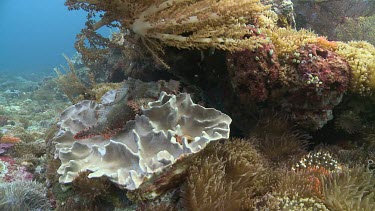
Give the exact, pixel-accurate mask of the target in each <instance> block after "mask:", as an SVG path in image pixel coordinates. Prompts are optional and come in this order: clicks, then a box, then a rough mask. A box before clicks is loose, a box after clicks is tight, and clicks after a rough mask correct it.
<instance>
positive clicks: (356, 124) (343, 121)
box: [335, 111, 361, 134]
mask: <svg viewBox="0 0 375 211" xmlns="http://www.w3.org/2000/svg"><path fill="white" fill-rule="evenodd" d="M335 127H336V129H339V130H343V131H344V132H346V133H348V134H354V133H356V132H359V130H360V129H361V119H360V117H359V116H358V114H357V113H355V112H352V111H346V112H343V113H342V114H340V115H339V116H338V117H337V118H336V120H335Z"/></svg>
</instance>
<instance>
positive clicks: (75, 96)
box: [54, 55, 93, 103]
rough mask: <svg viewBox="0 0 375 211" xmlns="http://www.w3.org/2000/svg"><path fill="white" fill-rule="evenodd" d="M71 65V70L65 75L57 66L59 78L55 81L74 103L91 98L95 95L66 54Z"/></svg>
mask: <svg viewBox="0 0 375 211" xmlns="http://www.w3.org/2000/svg"><path fill="white" fill-rule="evenodd" d="M64 57H65V59H66V60H67V62H68V65H69V71H67V73H66V74H65V75H64V74H63V73H62V72H61V71H60V70H59V69H58V68H55V69H54V70H55V72H56V74H57V78H56V79H55V83H56V84H57V86H58V87H59V89H60V90H61V91H63V92H64V94H65V95H66V96H67V97H68V99H69V100H70V101H71V102H72V103H76V102H78V101H80V100H83V99H91V98H92V97H93V96H91V95H93V94H92V93H91V90H90V88H89V86H87V85H85V84H84V83H83V82H82V81H81V80H80V79H79V77H78V75H77V71H76V69H75V67H74V64H73V63H72V62H71V61H70V59H69V58H68V57H67V56H65V55H64Z"/></svg>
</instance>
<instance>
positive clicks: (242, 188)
mask: <svg viewBox="0 0 375 211" xmlns="http://www.w3.org/2000/svg"><path fill="white" fill-rule="evenodd" d="M269 176H270V174H269V172H268V168H267V166H266V164H265V160H264V159H263V158H262V156H261V155H260V154H259V153H258V152H257V150H256V149H255V148H254V147H253V146H252V144H251V142H250V141H246V140H239V139H235V140H230V141H227V142H225V143H220V142H217V143H214V144H212V145H210V146H207V147H206V149H205V153H204V154H203V153H202V154H201V156H199V157H198V158H197V159H196V160H195V164H193V165H192V166H191V167H190V168H189V171H188V177H187V180H186V182H185V184H184V186H183V194H182V197H183V204H184V206H185V208H186V209H188V210H214V209H219V210H243V209H250V208H251V207H252V206H253V199H254V198H255V197H256V196H261V195H264V194H265V193H266V192H268V191H269V187H270V184H269V183H270V181H272V179H270V177H269Z"/></svg>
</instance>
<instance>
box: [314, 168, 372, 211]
mask: <svg viewBox="0 0 375 211" xmlns="http://www.w3.org/2000/svg"><path fill="white" fill-rule="evenodd" d="M321 181H322V194H323V196H324V199H323V203H324V204H325V205H326V206H327V207H328V208H330V209H332V210H375V203H374V201H375V186H374V184H375V177H374V176H373V175H372V173H371V172H369V171H367V170H366V168H365V167H363V166H357V167H355V168H351V169H350V168H344V169H343V170H342V172H334V173H333V174H331V175H322V178H321Z"/></svg>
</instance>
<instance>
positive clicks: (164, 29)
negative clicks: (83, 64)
mask: <svg viewBox="0 0 375 211" xmlns="http://www.w3.org/2000/svg"><path fill="white" fill-rule="evenodd" d="M65 4H66V5H67V6H68V7H69V9H79V8H82V9H85V10H87V11H91V12H94V11H100V12H104V14H103V15H102V19H101V20H99V21H98V22H94V21H93V20H89V21H88V27H87V29H85V30H83V33H82V34H81V35H80V36H79V37H80V39H79V40H78V41H77V44H78V45H77V49H78V51H80V52H81V53H82V54H83V56H84V57H85V56H86V57H87V56H88V57H89V53H90V51H89V50H88V49H87V48H86V47H85V46H84V41H83V40H85V39H86V38H88V39H89V41H90V40H91V44H93V46H98V43H102V45H107V46H108V45H110V44H109V43H108V41H109V40H103V38H99V37H98V34H97V33H95V31H96V30H97V29H99V28H101V27H102V26H104V25H111V24H112V22H114V21H118V22H119V23H120V28H121V30H122V31H123V32H124V33H128V34H129V33H130V34H131V38H130V39H128V40H132V39H133V40H137V39H141V41H142V42H143V44H144V46H145V47H146V48H147V49H148V50H150V52H152V53H153V54H154V56H156V57H157V58H158V56H157V55H156V54H155V53H157V52H162V51H163V49H162V46H161V44H166V45H169V46H174V47H177V48H188V49H192V48H195V49H196V48H198V49H207V48H210V47H214V48H219V49H224V50H238V49H241V48H247V49H249V48H254V47H256V46H258V44H259V43H262V42H263V43H264V42H267V40H264V39H256V38H254V39H242V38H243V36H244V35H245V34H246V33H247V30H246V28H245V27H244V24H246V23H249V22H251V23H253V24H255V25H257V26H258V27H264V26H266V25H268V24H273V21H270V20H268V18H267V17H266V15H265V13H266V11H267V10H268V7H266V6H264V5H262V4H261V3H260V1H259V0H236V1H234V0H222V1H216V0H141V1H139V0H138V1H136V0H126V1H119V0H116V1H96V0H67V1H66V3H65ZM94 40H98V42H95V41H94ZM120 40H121V39H120ZM123 41H124V40H123ZM106 42H107V43H106ZM113 44H115V43H112V45H113ZM118 44H119V43H118V42H117V43H116V45H118ZM120 44H121V45H123V43H120ZM95 50H100V49H99V48H98V47H95Z"/></svg>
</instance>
